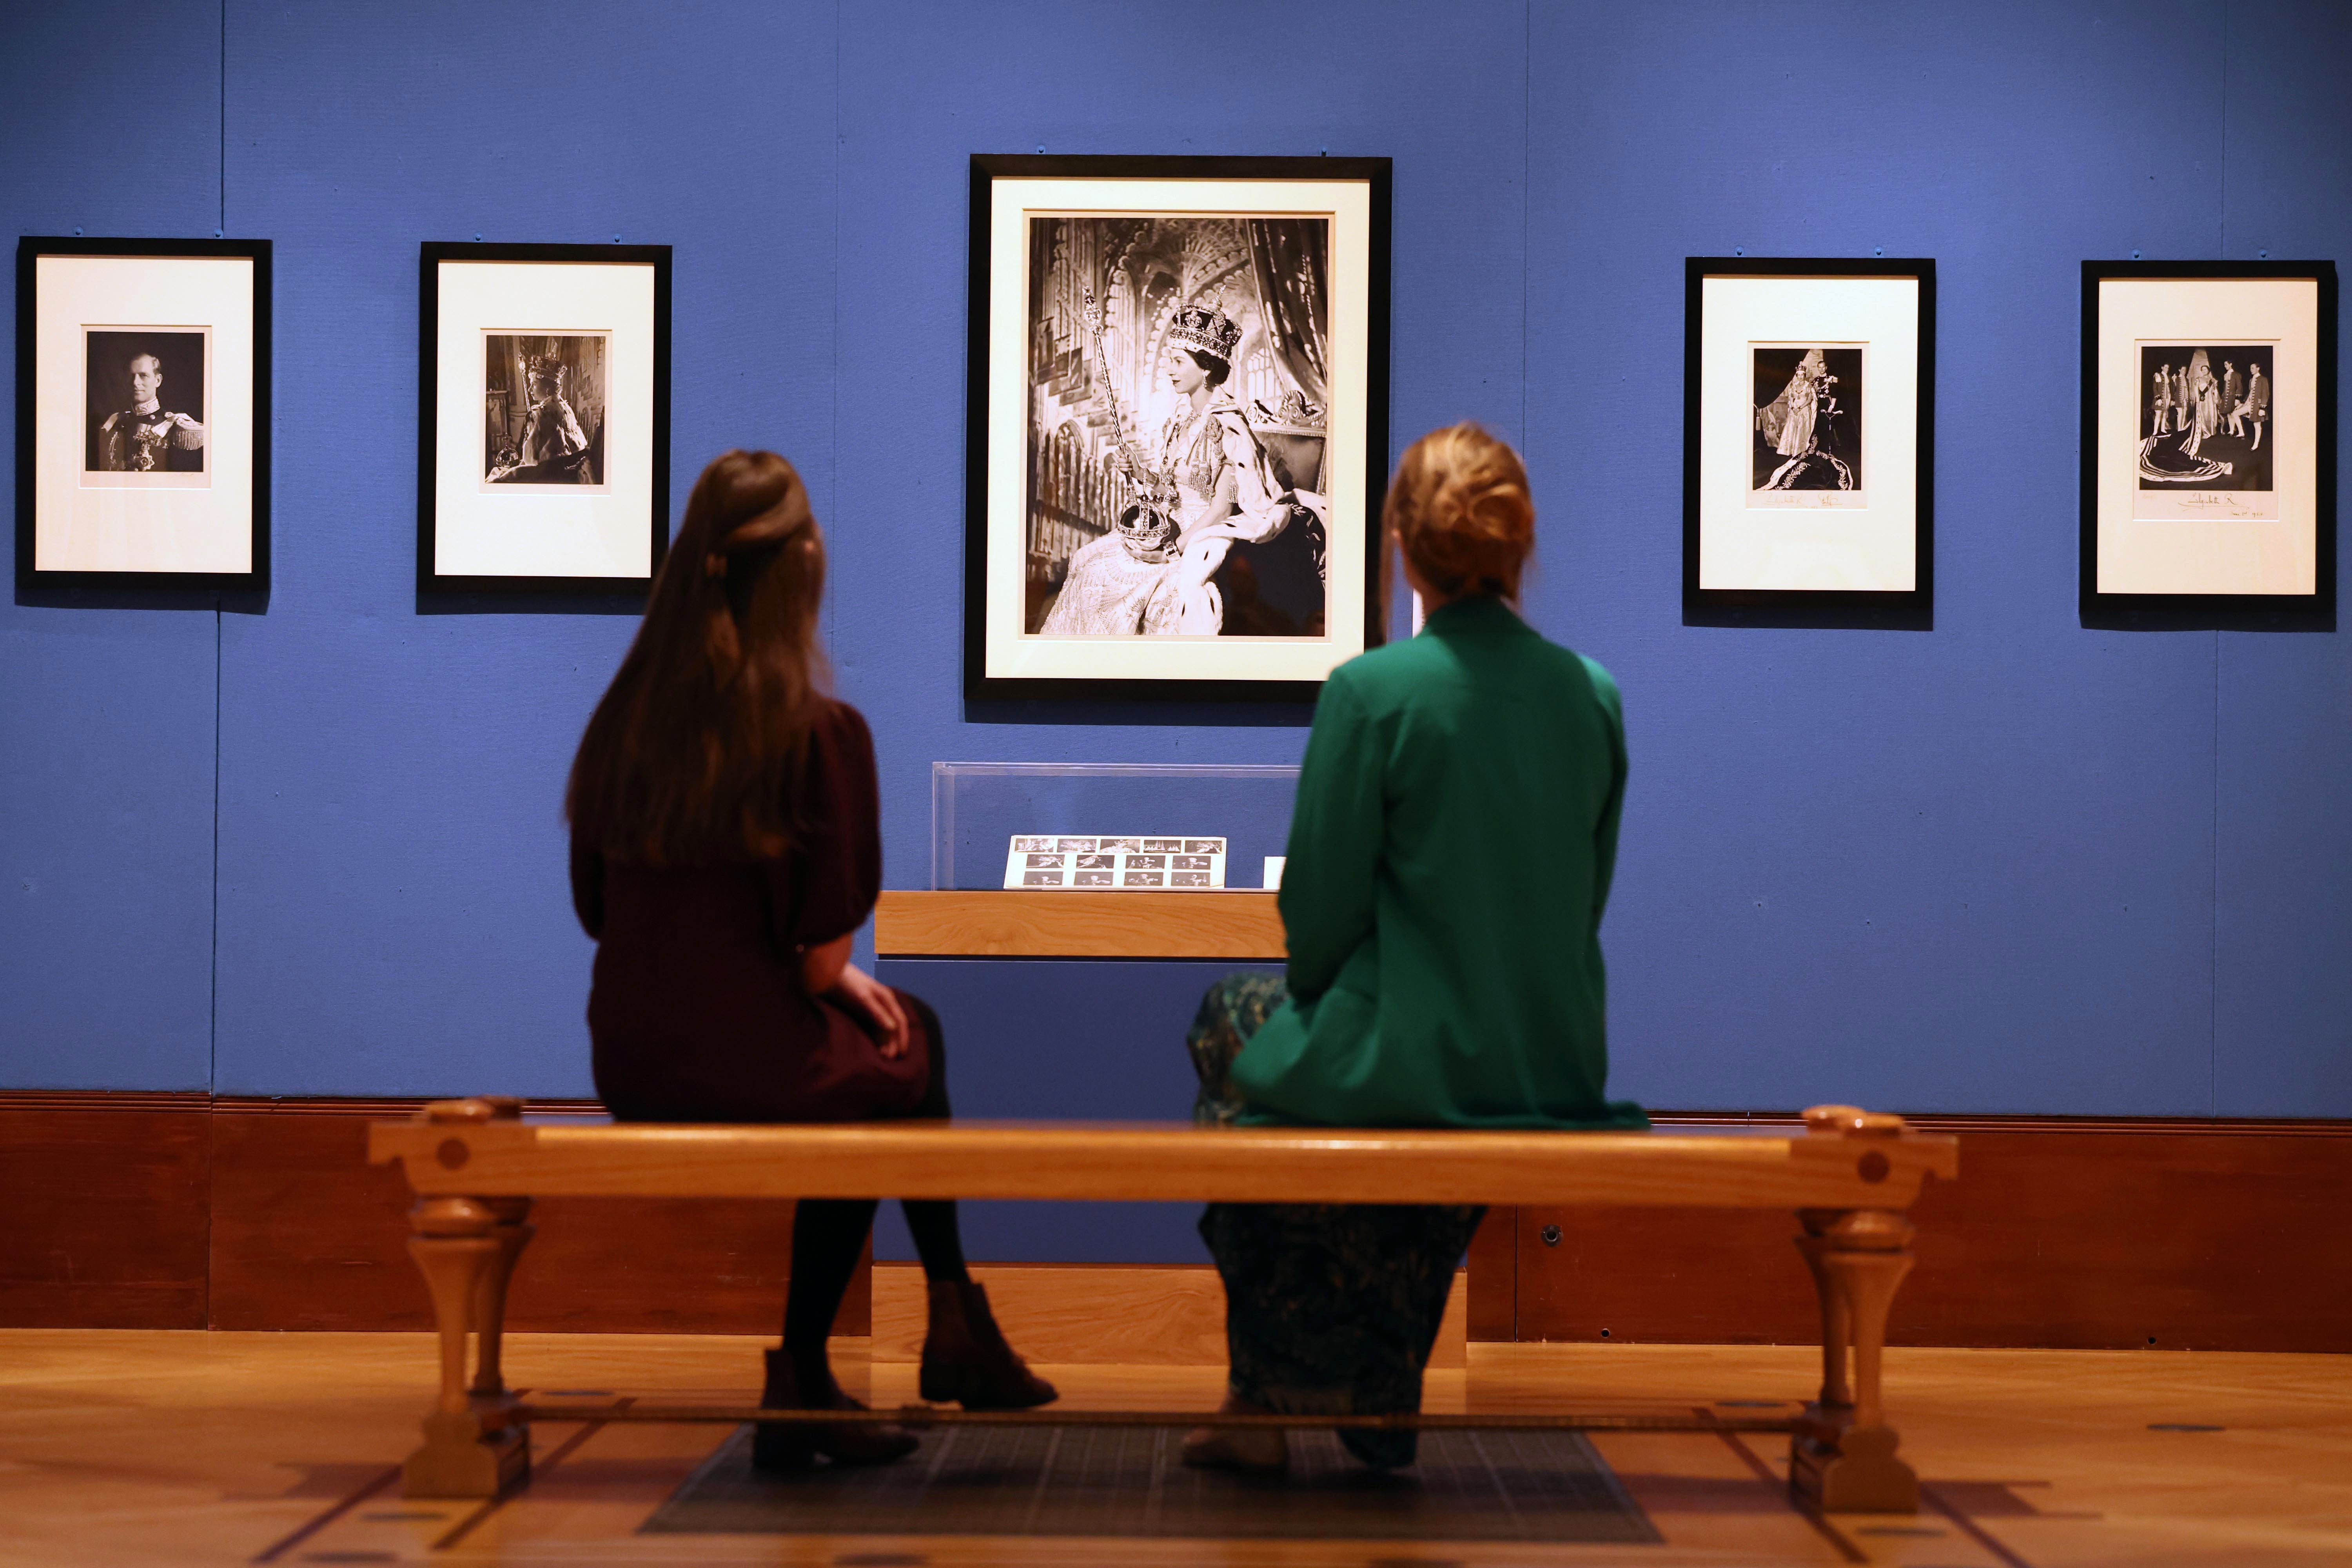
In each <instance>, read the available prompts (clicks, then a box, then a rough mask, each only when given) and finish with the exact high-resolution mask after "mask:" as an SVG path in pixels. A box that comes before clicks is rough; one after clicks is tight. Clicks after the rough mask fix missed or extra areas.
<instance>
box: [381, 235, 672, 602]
mask: <svg viewBox="0 0 2352 1568" xmlns="http://www.w3.org/2000/svg"><path fill="white" fill-rule="evenodd" d="M422 268H423V281H422V289H423V293H422V298H421V300H420V306H419V331H418V355H419V360H420V365H419V375H418V388H419V393H418V395H419V400H420V405H421V406H420V408H419V410H418V421H417V423H418V430H419V440H418V451H417V503H416V505H417V516H416V580H417V586H418V588H419V590H420V591H424V592H430V593H553V594H564V593H570V594H583V595H613V594H633V593H640V592H643V591H645V590H646V589H648V588H650V587H651V586H652V584H653V576H654V573H655V571H656V568H657V567H659V566H660V564H661V558H662V553H663V551H664V550H665V548H666V547H667V543H668V539H669V314H670V247H667V246H666V245H638V246H622V245H609V246H608V245H480V244H476V245H456V244H437V243H428V244H426V245H425V247H423V256H422Z"/></svg>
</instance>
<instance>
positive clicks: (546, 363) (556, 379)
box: [527, 354, 563, 386]
mask: <svg viewBox="0 0 2352 1568" xmlns="http://www.w3.org/2000/svg"><path fill="white" fill-rule="evenodd" d="M527 368H528V369H529V371H530V374H531V375H532V376H533V377H534V378H544V379H546V380H548V381H551V382H553V383H555V384H556V385H558V386H562V384H563V362H562V360H560V359H558V358H556V357H555V355H553V354H533V355H531V356H530V363H529V364H528V366H527Z"/></svg>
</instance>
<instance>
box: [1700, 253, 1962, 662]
mask: <svg viewBox="0 0 2352 1568" xmlns="http://www.w3.org/2000/svg"><path fill="white" fill-rule="evenodd" d="M1684 289H1685V322H1684V332H1685V337H1684V382H1683V399H1684V403H1683V604H1684V610H1685V615H1688V616H1695V617H1696V618H1701V619H1706V618H1712V617H1713V616H1717V615H1721V616H1727V618H1730V619H1733V620H1737V619H1738V618H1739V616H1741V615H1742V614H1743V613H1753V614H1758V615H1760V616H1767V617H1772V618H1789V617H1793V618H1795V619H1797V620H1799V621H1804V620H1807V619H1809V618H1811V619H1818V620H1821V621H1822V622H1823V623H1824V624H1837V623H1840V622H1842V621H1843V619H1845V618H1849V617H1851V618H1854V619H1856V620H1858V621H1859V622H1860V623H1863V624H1870V623H1874V622H1880V621H1883V622H1885V623H1886V624H1895V625H1924V624H1925V623H1926V621H1927V618H1928V616H1930V614H1931V606H1932V604H1933V580H1934V548H1933V542H1934V515H1933V514H1934V509H1933V505H1932V490H1931V485H1930V480H1931V477H1932V474H1933V462H1932V453H1933V425H1934V416H1933V408H1934V387H1935V320H1936V264H1935V263H1934V262H1933V261H1928V260H1918V259H1910V260H1879V259H1872V260H1869V261H1853V260H1822V259H1811V260H1798V259H1789V258H1754V257H1696V256H1695V257H1691V258H1687V259H1686V260H1685V264H1684Z"/></svg>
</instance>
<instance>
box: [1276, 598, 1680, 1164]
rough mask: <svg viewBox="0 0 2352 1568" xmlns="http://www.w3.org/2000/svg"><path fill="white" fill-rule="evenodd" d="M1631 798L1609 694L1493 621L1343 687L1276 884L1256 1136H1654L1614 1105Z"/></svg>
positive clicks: (1602, 682) (1361, 665)
mask: <svg viewBox="0 0 2352 1568" xmlns="http://www.w3.org/2000/svg"><path fill="white" fill-rule="evenodd" d="M1624 798H1625V724H1624V719H1623V716H1622V712H1621V710H1620V709H1619V706H1618V697H1617V685H1616V682H1615V681H1613V680H1612V679H1610V677H1609V672H1608V671H1607V670H1605V669H1603V668H1601V666H1599V665H1597V664H1595V663H1593V662H1592V661H1591V659H1589V658H1583V657H1581V656H1580V655H1578V654H1575V653H1571V652H1570V651H1569V650H1568V649H1567V648H1564V647H1559V646H1558V645H1557V644H1554V643H1549V642H1546V641H1545V640H1544V639H1543V638H1542V637H1538V636H1537V635H1536V633H1535V632H1533V631H1532V630H1530V629H1529V628H1528V626H1527V624H1526V623H1525V622H1524V621H1522V620H1520V619H1519V618H1518V616H1516V615H1514V614H1513V613H1512V612H1511V610H1510V609H1509V608H1508V607H1507V605H1504V604H1503V603H1501V601H1499V600H1496V599H1493V598H1486V597H1479V598H1470V599H1463V600H1457V601H1456V602H1454V603H1453V604H1450V605H1445V606H1444V607H1443V608H1442V609H1440V610H1438V611H1437V612H1436V613H1435V614H1433V615H1432V616H1430V617H1429V620H1428V624H1427V626H1425V628H1424V629H1423V632H1422V633H1421V635H1420V636H1418V637H1414V638H1412V640H1411V641H1409V642H1402V643H1392V644H1391V645H1390V646H1388V647H1382V648H1377V649H1374V650H1373V651H1372V652H1370V653H1367V654H1365V655H1364V656H1363V657H1362V658H1355V659H1350V660H1349V662H1348V663H1346V664H1344V665H1341V666H1340V667H1339V668H1338V669H1337V670H1334V671H1333V672H1332V674H1331V678H1330V679H1329V680H1328V681H1327V682H1326V683H1325V684H1324V687H1323V692H1322V696H1321V698H1320V699H1319V700H1318V701H1317V703H1316V705H1315V729H1314V732H1313V733H1312V734H1311V735H1310V736H1309V737H1308V739H1307V761H1306V764H1305V766H1304V767H1303V768H1302V769H1301V771H1300V773H1299V779H1298V805H1297V811H1296V813H1295V814H1294V815H1293V816H1292V817H1291V822H1290V843H1289V848H1288V858H1287V860H1286V863H1285V865H1284V867H1283V874H1282V894H1281V906H1282V923H1283V928H1284V930H1285V931H1286V933H1287V936H1288V940H1289V947H1290V974H1289V988H1290V1000H1289V1001H1288V1002H1286V1004H1284V1005H1282V1006H1281V1007H1280V1008H1279V1009H1277V1010H1276V1012H1275V1013H1274V1014H1272V1015H1271V1016H1269V1017H1267V1019H1266V1021H1265V1024H1263V1025H1262V1026H1260V1027H1259V1028H1258V1031H1257V1033H1256V1034H1255V1036H1253V1037H1251V1039H1250V1042H1249V1044H1248V1045H1247V1047H1244V1049H1243V1050H1242V1052H1241V1054H1240V1055H1239V1056H1238V1057H1236V1058H1234V1065H1233V1074H1232V1077H1233V1085H1234V1089H1235V1091H1236V1092H1237V1093H1239V1094H1240V1095H1241V1096H1242V1097H1243V1098H1244V1099H1245V1100H1247V1101H1248V1104H1249V1109H1248V1112H1247V1114H1245V1115H1244V1117H1243V1120H1244V1121H1254V1122H1259V1123H1267V1122H1274V1123H1282V1122H1308V1123H1316V1124H1320V1125H1324V1126H1334V1127H1488V1128H1544V1127H1643V1126H1646V1125H1648V1120H1647V1118H1645V1117H1644V1116H1643V1114H1642V1110H1641V1108H1640V1107H1639V1106H1636V1105H1633V1104H1631V1103H1628V1102H1626V1101H1622V1100H1619V1101H1614V1102H1612V1101H1611V1100H1608V1099H1607V1098H1606V1097H1605V1095H1604V1094H1603V1092H1602V1090H1603V1085H1604V1083H1605V1082H1606V1080H1607V1078H1608V1073H1609V1047H1608V1033H1607V1026H1606V1012H1607V1006H1606V979H1605V976H1604V973H1603V971H1602V967H1601V936H1600V928H1601V906H1602V905H1603V904H1604V903H1606V902H1607V901H1608V898H1609V879H1610V874H1611V872H1612V870H1613V869H1614V868H1615V864H1616V858H1617V818H1618V813H1619V810H1620V808H1621V807H1622V805H1623V803H1624Z"/></svg>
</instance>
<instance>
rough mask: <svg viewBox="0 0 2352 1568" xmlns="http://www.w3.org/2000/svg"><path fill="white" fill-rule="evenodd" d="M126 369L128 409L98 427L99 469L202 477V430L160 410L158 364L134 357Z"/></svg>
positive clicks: (190, 421) (149, 357)
mask: <svg viewBox="0 0 2352 1568" xmlns="http://www.w3.org/2000/svg"><path fill="white" fill-rule="evenodd" d="M128 369H129V371H130V373H131V406H130V407H128V408H121V409H117V410H116V411H115V412H114V413H112V414H110V415H108V416H106V419H105V420H104V422H103V423H101V424H100V426H99V427H98V430H99V439H98V466H99V467H100V468H104V469H107V470H110V471H111V472H116V473H141V474H143V473H157V472H167V471H168V472H173V473H202V472H204V468H205V427H204V425H203V424H202V423H201V422H200V421H198V420H196V419H194V418H192V417H190V416H188V415H185V414H182V413H178V412H176V411H174V410H173V409H171V408H169V407H166V406H165V405H164V402H163V361H162V360H161V359H158V358H157V357H156V356H155V355H153V354H152V353H137V354H133V355H131V363H130V364H129V366H128Z"/></svg>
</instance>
